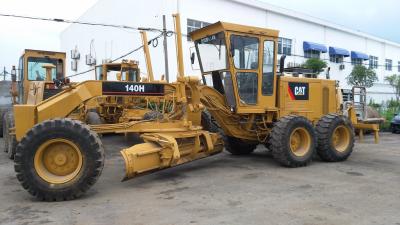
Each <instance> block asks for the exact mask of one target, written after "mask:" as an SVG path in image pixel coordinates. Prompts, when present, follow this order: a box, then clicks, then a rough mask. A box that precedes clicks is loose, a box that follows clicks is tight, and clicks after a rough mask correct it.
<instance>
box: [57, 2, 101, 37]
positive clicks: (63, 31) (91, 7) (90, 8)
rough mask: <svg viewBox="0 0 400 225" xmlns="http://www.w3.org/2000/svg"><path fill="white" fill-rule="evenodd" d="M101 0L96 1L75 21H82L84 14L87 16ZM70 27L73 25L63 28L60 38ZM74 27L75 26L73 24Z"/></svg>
mask: <svg viewBox="0 0 400 225" xmlns="http://www.w3.org/2000/svg"><path fill="white" fill-rule="evenodd" d="M101 1H102V0H97V1H96V2H95V3H93V4H92V5H91V6H90V7H89V8H87V9H86V10H85V12H83V13H82V14H81V15H80V16H79V17H78V18H77V19H76V20H78V21H79V20H81V19H82V17H84V16H86V14H88V13H89V11H91V10H92V9H93V8H94V7H95V6H96V5H98V4H100V2H101ZM72 25H74V24H70V25H68V26H67V27H66V28H64V29H63V30H62V31H61V32H60V35H59V36H60V37H61V36H62V35H63V34H64V33H65V32H66V31H67V30H69V29H70V28H71V27H72ZM75 25H76V24H75Z"/></svg>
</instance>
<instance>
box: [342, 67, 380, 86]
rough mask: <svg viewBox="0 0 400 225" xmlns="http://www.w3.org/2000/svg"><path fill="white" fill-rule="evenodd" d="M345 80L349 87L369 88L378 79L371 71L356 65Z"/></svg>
mask: <svg viewBox="0 0 400 225" xmlns="http://www.w3.org/2000/svg"><path fill="white" fill-rule="evenodd" d="M346 80H347V84H349V85H353V86H363V87H367V88H370V87H372V86H373V85H374V83H375V82H376V81H378V77H377V76H376V73H375V71H374V70H373V69H369V68H367V67H365V66H363V65H356V66H354V68H353V71H352V72H351V73H350V75H348V76H347V77H346Z"/></svg>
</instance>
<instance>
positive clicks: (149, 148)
mask: <svg viewBox="0 0 400 225" xmlns="http://www.w3.org/2000/svg"><path fill="white" fill-rule="evenodd" d="M141 137H142V138H143V139H144V141H145V143H143V144H137V145H134V146H132V147H130V148H127V149H124V150H122V151H121V154H122V157H123V158H124V160H125V169H126V173H125V177H124V179H123V180H122V181H126V180H129V179H131V178H134V177H136V176H139V175H143V174H146V173H151V172H155V171H158V170H162V169H166V168H170V167H174V166H178V165H181V164H184V163H187V162H191V161H194V160H197V159H201V158H205V157H208V156H211V155H215V154H217V153H220V152H221V151H222V150H223V142H222V139H221V137H220V136H219V135H218V134H214V133H209V132H207V131H188V132H183V133H173V134H161V133H153V134H144V135H142V136H141Z"/></svg>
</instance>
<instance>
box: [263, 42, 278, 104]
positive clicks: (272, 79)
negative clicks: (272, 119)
mask: <svg viewBox="0 0 400 225" xmlns="http://www.w3.org/2000/svg"><path fill="white" fill-rule="evenodd" d="M261 48H262V50H261V52H260V57H261V63H260V64H261V66H260V74H261V82H260V87H259V88H260V89H259V90H260V93H259V95H260V96H259V99H260V100H259V106H260V107H262V108H263V109H264V110H265V111H276V110H277V108H276V89H277V88H276V83H277V81H276V79H277V77H276V68H277V65H276V63H277V59H276V55H277V47H276V40H274V39H272V38H268V37H264V38H262V39H261Z"/></svg>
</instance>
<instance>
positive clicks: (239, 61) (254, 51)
mask: <svg viewBox="0 0 400 225" xmlns="http://www.w3.org/2000/svg"><path fill="white" fill-rule="evenodd" d="M258 45H259V44H258V38H255V37H245V36H239V35H232V36H231V54H232V56H233V62H234V64H235V67H236V69H244V70H257V69H258Z"/></svg>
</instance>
